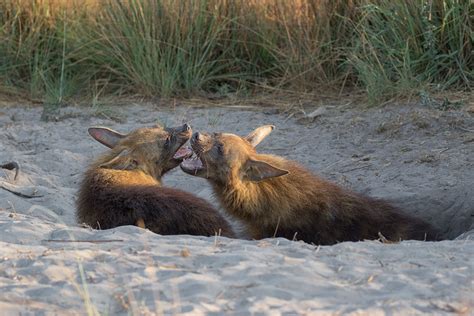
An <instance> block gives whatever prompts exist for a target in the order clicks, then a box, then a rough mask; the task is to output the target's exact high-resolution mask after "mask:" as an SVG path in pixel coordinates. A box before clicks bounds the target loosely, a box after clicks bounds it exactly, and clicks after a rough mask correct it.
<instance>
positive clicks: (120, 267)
mask: <svg viewBox="0 0 474 316" xmlns="http://www.w3.org/2000/svg"><path fill="white" fill-rule="evenodd" d="M316 108H317V107H316V106H315V105H312V104H307V105H305V108H304V110H305V111H306V112H307V113H309V112H311V111H313V110H315V109H316ZM296 110H299V109H290V110H288V109H279V108H265V109H264V110H263V111H262V109H261V108H260V109H258V110H254V109H252V108H248V109H247V108H246V109H241V108H229V107H225V108H224V107H205V106H204V104H203V107H202V108H196V107H194V108H190V107H187V106H186V105H181V106H177V107H173V108H164V107H158V106H155V105H153V104H144V105H137V104H130V105H128V106H124V107H120V108H112V111H111V112H110V113H113V114H114V116H117V117H119V118H121V119H120V120H116V119H111V118H109V116H110V115H109V114H110V113H109V112H107V111H106V112H104V111H102V114H105V115H102V114H101V115H98V114H97V111H95V110H94V111H93V110H91V109H87V108H77V107H76V108H65V109H63V111H62V113H61V115H60V116H59V117H58V121H57V122H41V121H40V116H41V109H39V108H35V107H26V106H10V107H5V108H2V109H1V111H0V140H1V141H0V163H4V162H8V161H12V160H14V161H17V162H18V163H19V164H20V165H21V172H20V174H19V177H18V179H17V180H16V181H13V175H14V173H13V172H12V171H8V170H0V187H2V188H3V189H0V247H1V249H2V250H1V252H0V314H13V315H16V314H20V313H21V314H22V315H25V314H61V315H63V314H65V313H68V314H97V313H99V314H109V315H115V314H134V315H141V314H145V315H148V314H188V315H200V314H210V315H222V314H232V315H233V314H238V315H248V314H255V315H260V314H272V315H280V314H281V315H289V314H309V315H313V314H315V315H319V314H321V315H327V314H353V315H362V314H364V315H366V314H371V315H379V314H380V315H382V314H394V315H407V314H448V313H458V314H466V315H467V314H469V313H472V312H473V305H474V303H473V296H474V293H473V282H474V132H473V131H474V116H473V114H472V113H469V112H467V111H464V110H456V111H454V110H452V111H438V110H435V109H429V108H426V107H421V106H414V105H400V106H392V107H389V108H382V109H369V110H361V109H357V110H355V109H351V108H348V107H345V106H337V105H334V106H331V105H326V106H325V110H324V111H321V113H322V115H321V116H318V117H316V118H315V119H314V120H312V119H307V118H303V117H301V114H299V112H298V111H296ZM292 113H293V114H294V115H293V114H292ZM156 122H161V123H163V124H167V125H173V124H180V123H183V122H190V124H191V125H192V127H193V129H194V130H207V131H230V132H234V133H240V134H242V135H245V134H246V133H248V132H249V131H251V130H252V129H253V128H255V127H257V126H259V125H263V124H274V125H276V127H277V128H276V129H275V131H274V132H273V133H272V134H271V135H270V136H269V137H268V138H267V139H266V140H265V141H264V142H263V143H262V144H261V145H259V150H260V151H262V152H269V153H274V154H278V155H284V156H287V157H289V158H291V159H295V160H298V161H299V162H301V163H303V164H304V165H306V166H307V167H308V168H310V169H311V170H313V171H314V172H317V173H318V174H320V175H322V176H324V177H326V178H328V179H331V180H333V181H335V182H337V183H339V184H340V185H343V186H346V187H349V188H351V189H353V190H356V191H358V192H362V193H365V194H369V195H371V196H375V197H382V198H386V199H389V200H391V201H392V202H393V203H395V204H397V205H400V206H401V207H403V208H405V209H407V210H408V211H409V212H412V213H413V214H415V215H416V216H419V217H422V218H424V219H425V220H427V221H430V222H431V223H433V224H434V225H436V226H438V227H439V229H440V230H441V231H442V232H443V234H444V236H445V238H447V239H448V240H445V241H442V242H436V243H432V242H419V241H404V242H401V243H397V244H382V243H380V242H378V241H364V242H357V243H352V242H345V243H340V244H337V245H335V246H322V247H318V246H314V245H308V244H305V243H302V242H292V241H288V240H285V239H281V238H279V239H266V240H261V241H251V240H238V239H227V238H223V237H216V238H214V237H210V238H207V237H191V236H159V235H156V234H153V233H151V232H149V231H147V230H143V229H140V228H137V227H132V226H125V227H119V228H116V229H112V230H106V231H94V230H90V229H88V228H84V227H81V226H79V225H78V224H77V223H76V222H75V218H74V208H75V207H74V201H75V197H76V191H77V188H78V183H79V181H80V179H81V177H82V172H83V171H84V168H85V167H86V166H87V164H88V163H89V162H90V161H91V160H92V159H93V157H94V156H96V155H98V154H99V153H101V152H102V151H104V150H105V148H104V147H103V146H102V145H100V144H99V143H97V142H94V141H93V140H92V139H91V138H90V137H89V136H88V134H87V127H89V126H92V125H104V126H108V127H111V128H114V129H116V130H118V131H121V132H127V131H129V130H131V129H133V128H136V127H139V126H143V125H151V124H154V123H156ZM164 184H165V185H168V186H172V187H179V188H182V189H185V190H187V191H190V192H193V193H195V194H197V195H199V196H201V197H204V198H206V199H209V200H211V201H213V198H212V195H211V190H210V188H209V186H208V185H207V184H206V183H205V181H204V180H203V179H199V178H194V177H190V176H187V175H185V174H184V173H183V172H181V171H180V170H179V169H178V170H175V171H173V172H171V173H170V174H169V175H168V176H166V177H165V178H164ZM8 190H10V191H13V192H17V194H13V193H11V192H10V191H8ZM18 193H20V194H21V195H23V196H19V195H18ZM213 203H215V202H213ZM72 240H77V241H79V242H71V241H72ZM86 241H89V242H86Z"/></svg>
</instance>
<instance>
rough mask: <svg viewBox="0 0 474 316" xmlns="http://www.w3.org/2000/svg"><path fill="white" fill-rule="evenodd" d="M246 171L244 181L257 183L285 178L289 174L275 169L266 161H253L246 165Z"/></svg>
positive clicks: (250, 160)
mask: <svg viewBox="0 0 474 316" xmlns="http://www.w3.org/2000/svg"><path fill="white" fill-rule="evenodd" d="M244 170H245V171H244V179H246V180H249V181H255V182H258V181H262V180H266V179H270V178H275V177H280V176H284V175H285V174H288V173H289V171H287V170H283V169H280V168H277V167H274V166H272V165H271V164H269V163H266V162H264V161H260V160H252V159H249V160H248V161H247V162H246V163H245V167H244Z"/></svg>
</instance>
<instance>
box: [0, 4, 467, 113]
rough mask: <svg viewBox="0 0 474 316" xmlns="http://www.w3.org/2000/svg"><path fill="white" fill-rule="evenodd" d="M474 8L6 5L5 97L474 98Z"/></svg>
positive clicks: (1, 17)
mask: <svg viewBox="0 0 474 316" xmlns="http://www.w3.org/2000/svg"><path fill="white" fill-rule="evenodd" d="M473 10H474V5H473V4H471V3H470V1H469V0H444V1H440V0H431V1H428V0H417V1H415V0H413V1H396V2H394V1H388V0H373V1H369V0H337V1H327V0H297V1H286V0H258V1H257V0H250V1H244V0H238V1H229V0H192V1H185V0H180V1H173V0H127V1H121V0H104V1H98V0H74V1H66V0H49V1H48V0H34V1H31V0H6V1H2V3H1V4H0V92H1V93H3V94H7V95H10V96H12V95H13V96H26V97H27V98H29V99H32V100H38V101H39V102H42V103H44V104H45V105H47V107H48V108H49V109H52V110H56V109H57V108H59V107H60V106H61V105H62V104H65V103H70V102H72V101H73V100H75V99H77V98H78V97H79V96H80V97H81V98H84V97H86V98H87V99H88V100H93V102H97V100H98V99H100V98H103V97H105V96H111V95H113V96H123V95H127V96H130V95H140V96H144V97H155V96H159V97H163V96H164V97H168V96H179V97H208V96H211V97H217V98H225V97H229V96H233V95H238V96H243V97H246V96H252V95H255V94H256V93H257V92H258V93H261V92H262V91H266V92H271V93H274V92H275V91H276V92H278V93H281V92H284V91H289V92H295V91H296V92H298V93H304V94H311V95H318V94H320V93H321V92H323V91H324V92H325V91H328V90H331V91H335V92H336V94H340V92H341V91H345V90H346V89H347V88H353V87H355V88H357V89H363V90H365V94H366V96H367V97H368V99H369V101H370V102H371V103H374V104H376V103H381V102H384V101H386V100H388V99H391V98H397V97H400V96H410V95H414V96H416V95H417V94H418V93H419V92H420V91H430V92H437V91H445V90H447V89H456V90H469V91H472V83H471V82H472V81H473V79H474V73H473V67H472V65H473V63H474V61H473V57H472V50H473V44H472V42H473V35H472V34H473V33H472V19H471V18H470V17H472V14H473Z"/></svg>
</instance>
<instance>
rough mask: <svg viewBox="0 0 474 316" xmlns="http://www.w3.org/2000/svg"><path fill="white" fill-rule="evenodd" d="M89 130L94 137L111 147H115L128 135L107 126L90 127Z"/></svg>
mask: <svg viewBox="0 0 474 316" xmlns="http://www.w3.org/2000/svg"><path fill="white" fill-rule="evenodd" d="M87 131H88V132H89V135H91V136H92V138H94V139H95V140H96V141H98V142H99V143H101V144H102V145H105V146H107V147H109V148H114V147H115V145H117V143H118V142H119V141H120V140H121V139H122V138H124V137H125V136H126V135H124V134H121V133H119V132H116V131H114V130H112V129H110V128H107V127H90V128H89V129H88V130H87Z"/></svg>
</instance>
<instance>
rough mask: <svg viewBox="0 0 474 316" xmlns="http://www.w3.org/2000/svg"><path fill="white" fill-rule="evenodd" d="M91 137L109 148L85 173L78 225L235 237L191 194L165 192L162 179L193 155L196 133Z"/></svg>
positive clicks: (107, 132)
mask: <svg viewBox="0 0 474 316" xmlns="http://www.w3.org/2000/svg"><path fill="white" fill-rule="evenodd" d="M89 134H90V135H91V136H92V137H93V138H94V139H96V140H97V141H99V142H100V143H102V144H104V145H106V146H107V147H109V148H110V150H109V151H108V152H106V153H105V154H104V155H103V156H101V157H100V158H98V159H97V160H96V161H95V162H94V163H93V164H92V165H91V166H90V167H89V169H88V170H87V171H86V173H85V177H84V180H83V181H82V183H81V187H80V189H79V198H78V201H77V219H78V221H79V222H80V223H85V224H87V225H90V226H91V227H93V228H99V229H108V228H113V227H117V226H122V225H137V226H140V227H142V228H145V227H146V228H148V229H149V230H151V231H153V232H155V233H158V234H163V235H173V234H189V235H204V236H211V235H214V234H218V233H219V232H221V233H222V235H223V236H227V237H234V233H233V231H232V229H231V227H230V225H229V224H228V222H227V221H226V220H225V219H224V217H223V216H222V215H221V214H219V212H218V211H217V210H216V209H214V208H213V207H212V206H211V205H210V204H209V203H208V202H206V201H205V200H203V199H201V198H198V197H196V196H193V195H192V194H190V193H187V192H184V191H180V190H177V189H172V188H166V187H162V186H161V177H162V176H163V175H164V174H165V173H166V172H167V171H169V170H171V169H172V168H175V167H177V166H178V165H179V164H180V162H181V161H182V160H183V159H184V158H185V157H187V156H189V155H191V154H192V151H191V150H190V149H187V148H183V147H182V146H183V144H184V143H186V141H187V140H188V139H189V138H190V136H191V134H192V131H191V127H190V126H189V125H188V124H184V125H183V126H181V127H178V128H162V127H159V126H156V127H151V128H139V129H137V130H134V131H132V132H131V133H129V134H127V135H122V134H120V133H118V132H115V131H113V130H111V129H108V128H104V127H93V128H90V129H89Z"/></svg>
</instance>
